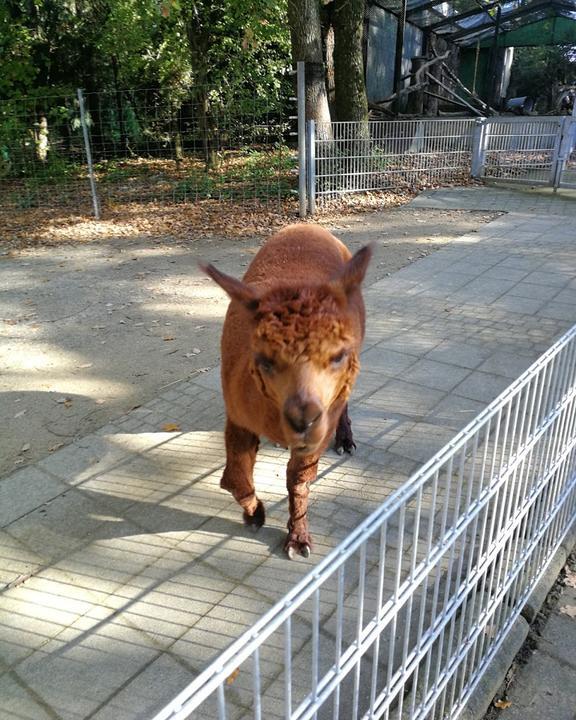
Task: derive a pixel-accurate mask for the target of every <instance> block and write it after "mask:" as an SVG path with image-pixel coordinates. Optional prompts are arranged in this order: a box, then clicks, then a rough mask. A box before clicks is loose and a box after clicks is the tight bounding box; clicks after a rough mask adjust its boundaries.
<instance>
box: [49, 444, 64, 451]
mask: <svg viewBox="0 0 576 720" xmlns="http://www.w3.org/2000/svg"><path fill="white" fill-rule="evenodd" d="M61 447H64V443H56V445H52V447H51V448H48V452H54V451H56V450H59V449H60V448H61Z"/></svg>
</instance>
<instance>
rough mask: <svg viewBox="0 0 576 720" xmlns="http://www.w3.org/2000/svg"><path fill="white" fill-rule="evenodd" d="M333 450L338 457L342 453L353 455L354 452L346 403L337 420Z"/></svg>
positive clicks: (350, 422) (354, 444) (354, 446)
mask: <svg viewBox="0 0 576 720" xmlns="http://www.w3.org/2000/svg"><path fill="white" fill-rule="evenodd" d="M334 450H336V452H337V453H338V455H342V454H343V453H348V454H349V455H353V454H354V451H355V450H356V443H355V442H354V435H353V434H352V421H351V420H350V416H349V415H348V403H346V405H344V409H343V410H342V412H341V413H340V417H339V418H338V425H337V426H336V440H335V442H334Z"/></svg>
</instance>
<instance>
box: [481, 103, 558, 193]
mask: <svg viewBox="0 0 576 720" xmlns="http://www.w3.org/2000/svg"><path fill="white" fill-rule="evenodd" d="M562 127H563V119H562V118H556V117H552V118H490V119H488V120H486V121H485V124H484V133H483V137H482V141H481V142H482V149H481V152H482V155H483V166H484V167H483V177H485V178H491V179H499V180H507V181H514V182H528V183H530V182H532V183H544V184H548V183H550V184H551V183H552V182H553V179H554V168H555V164H556V162H557V159H558V151H559V148H560V142H561V136H562V132H561V131H562Z"/></svg>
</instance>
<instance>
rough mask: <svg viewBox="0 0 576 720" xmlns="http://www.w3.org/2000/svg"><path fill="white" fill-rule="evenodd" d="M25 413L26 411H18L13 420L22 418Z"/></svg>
mask: <svg viewBox="0 0 576 720" xmlns="http://www.w3.org/2000/svg"><path fill="white" fill-rule="evenodd" d="M27 412H28V411H27V410H20V412H19V413H16V415H14V420H16V418H19V417H22V415H26V413H27Z"/></svg>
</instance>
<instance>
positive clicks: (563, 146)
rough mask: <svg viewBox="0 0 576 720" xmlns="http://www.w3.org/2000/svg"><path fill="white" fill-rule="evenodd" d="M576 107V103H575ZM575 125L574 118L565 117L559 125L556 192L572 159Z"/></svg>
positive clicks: (554, 174) (554, 176)
mask: <svg viewBox="0 0 576 720" xmlns="http://www.w3.org/2000/svg"><path fill="white" fill-rule="evenodd" d="M575 105H576V103H575ZM573 124H574V117H570V116H568V117H565V118H562V120H560V123H559V125H558V133H559V137H558V139H557V141H556V146H555V148H554V154H553V158H552V187H553V189H554V192H556V191H557V190H558V188H559V187H560V183H561V182H562V175H563V174H564V168H565V167H566V162H567V161H568V158H569V157H570V153H571V151H572V126H573Z"/></svg>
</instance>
